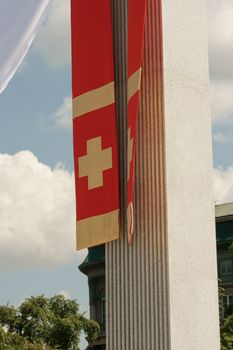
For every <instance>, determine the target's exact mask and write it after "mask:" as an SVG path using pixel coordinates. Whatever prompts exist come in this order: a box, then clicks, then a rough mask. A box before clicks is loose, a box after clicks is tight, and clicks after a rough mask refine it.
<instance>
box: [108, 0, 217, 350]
mask: <svg viewBox="0 0 233 350" xmlns="http://www.w3.org/2000/svg"><path fill="white" fill-rule="evenodd" d="M113 14H114V33H115V52H116V61H117V65H116V73H117V91H118V92H117V102H118V121H119V130H120V131H119V139H120V140H121V141H123V143H121V154H120V159H121V174H125V169H126V168H125V162H124V154H125V153H124V152H125V146H124V142H125V140H124V138H125V136H122V135H125V132H124V128H125V121H124V120H125V101H126V98H125V88H124V86H125V79H126V73H125V72H126V62H125V56H126V48H125V47H126V45H125V43H124V44H123V45H122V41H121V39H120V38H121V37H122V38H124V35H125V30H126V20H125V19H126V17H127V16H126V0H113ZM124 188H125V182H124V180H122V182H121V189H124ZM123 192H124V191H123ZM121 204H122V206H123V207H124V205H125V198H124V197H122V202H121ZM134 206H135V230H134V239H133V244H132V246H130V247H129V246H128V243H127V234H126V232H125V230H124V227H125V224H124V222H123V219H122V220H121V224H122V233H121V240H120V241H116V242H112V243H110V244H107V246H106V292H107V350H219V330H218V299H217V271H216V270H217V262H216V248H215V245H216V244H215V242H216V240H215V227H214V199H213V190H212V152H211V128H210V105H209V79H208V53H207V30H206V8H205V1H203V0H195V1H193V0H163V1H162V0H147V20H146V30H145V48H144V54H143V76H142V92H141V102H140V111H139V122H138V135H137V155H136V179H135V204H134Z"/></svg>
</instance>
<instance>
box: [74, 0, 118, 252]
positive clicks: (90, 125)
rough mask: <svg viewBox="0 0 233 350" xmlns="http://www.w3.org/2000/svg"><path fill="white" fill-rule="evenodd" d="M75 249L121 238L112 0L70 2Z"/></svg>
mask: <svg viewBox="0 0 233 350" xmlns="http://www.w3.org/2000/svg"><path fill="white" fill-rule="evenodd" d="M71 26H72V88H73V139H74V166H75V185H76V217H77V249H82V248H86V247H91V246H95V245H98V244H102V243H105V242H109V241H112V240H114V239H117V238H119V179H118V150H117V137H116V114H115V94H114V60H113V42H112V21H111V7H110V0H99V1H93V0H85V1H84V0H71Z"/></svg>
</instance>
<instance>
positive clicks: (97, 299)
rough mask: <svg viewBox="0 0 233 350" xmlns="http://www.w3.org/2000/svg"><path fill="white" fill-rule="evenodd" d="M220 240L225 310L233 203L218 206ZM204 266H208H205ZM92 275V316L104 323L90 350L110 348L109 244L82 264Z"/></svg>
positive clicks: (231, 273) (229, 296)
mask: <svg viewBox="0 0 233 350" xmlns="http://www.w3.org/2000/svg"><path fill="white" fill-rule="evenodd" d="M215 219H216V242H217V264H218V278H219V286H220V287H222V288H224V294H223V295H222V296H221V303H222V306H223V308H222V311H221V315H220V318H223V317H224V308H225V309H226V307H229V306H230V305H233V248H231V245H232V243H233V203H226V204H220V205H216V207H215ZM203 268H204V267H203ZM79 269H80V271H81V272H83V273H84V274H85V275H87V277H88V284H89V302H90V317H91V319H94V320H96V321H97V322H98V323H99V324H100V329H101V331H100V335H99V337H98V338H97V340H96V341H95V342H94V343H93V344H92V347H91V348H90V349H93V350H104V349H106V341H105V321H106V309H105V246H104V245H100V246H98V247H94V248H90V249H89V250H88V255H87V257H86V259H85V260H84V262H83V263H82V264H81V265H80V266H79Z"/></svg>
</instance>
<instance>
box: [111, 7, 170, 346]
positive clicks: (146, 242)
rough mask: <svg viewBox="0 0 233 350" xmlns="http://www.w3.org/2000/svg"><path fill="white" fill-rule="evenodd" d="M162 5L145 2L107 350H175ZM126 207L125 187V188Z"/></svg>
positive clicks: (119, 21) (122, 67) (120, 54)
mask: <svg viewBox="0 0 233 350" xmlns="http://www.w3.org/2000/svg"><path fill="white" fill-rule="evenodd" d="M161 1H162V0H147V20H146V28H145V47H144V53H143V73H142V89H141V101H140V108H139V120H138V134H137V146H136V171H135V173H136V174H135V176H136V178H135V201H134V208H135V229H134V238H133V243H132V246H130V247H129V246H128V244H127V234H126V232H125V224H124V223H123V221H122V219H121V239H120V240H119V241H115V242H112V243H109V244H107V245H106V292H107V350H135V349H137V350H170V330H169V296H168V263H167V259H168V252H167V227H166V219H167V218H166V174H165V144H164V142H165V137H164V105H163V52H162V50H163V49H162V25H161V19H162V14H161ZM112 5H113V6H112V8H113V18H114V21H113V28H114V36H115V60H116V92H117V94H116V100H117V105H118V106H117V116H118V129H119V135H118V139H119V143H120V154H119V158H120V171H121V175H122V174H123V175H124V176H125V175H126V169H127V167H126V159H125V158H124V155H125V154H126V149H127V148H126V146H127V140H126V137H125V135H127V133H126V132H125V130H127V124H126V123H127V119H126V112H127V110H126V106H127V97H126V64H127V61H126V40H125V35H126V28H127V25H126V17H127V8H126V5H127V0H112ZM120 187H121V191H122V193H123V196H122V198H121V206H122V207H124V208H125V195H124V193H125V194H126V183H125V181H123V179H122V180H121V183H120Z"/></svg>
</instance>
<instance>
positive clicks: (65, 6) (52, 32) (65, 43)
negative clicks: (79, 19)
mask: <svg viewBox="0 0 233 350" xmlns="http://www.w3.org/2000/svg"><path fill="white" fill-rule="evenodd" d="M33 50H34V52H35V53H37V54H38V55H39V56H41V58H42V59H44V60H45V62H46V63H47V64H48V66H49V67H51V68H62V67H64V66H67V65H70V61H71V36H70V1H69V0H52V4H51V7H50V9H49V14H48V19H47V22H46V23H45V25H44V27H43V28H42V29H41V32H40V34H39V35H38V37H37V38H36V40H35V43H34V46H33Z"/></svg>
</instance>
